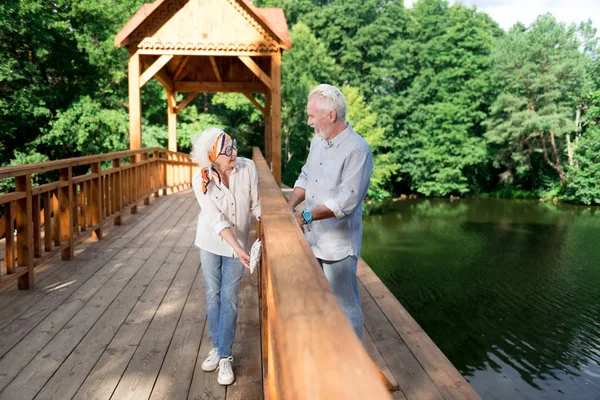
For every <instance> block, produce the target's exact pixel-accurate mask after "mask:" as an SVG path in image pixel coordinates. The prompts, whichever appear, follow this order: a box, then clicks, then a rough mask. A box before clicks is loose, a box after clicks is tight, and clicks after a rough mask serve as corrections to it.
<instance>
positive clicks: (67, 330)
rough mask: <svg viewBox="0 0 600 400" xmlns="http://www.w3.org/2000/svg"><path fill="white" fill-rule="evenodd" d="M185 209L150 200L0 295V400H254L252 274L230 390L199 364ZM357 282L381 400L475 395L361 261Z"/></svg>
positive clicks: (191, 221) (257, 376)
mask: <svg viewBox="0 0 600 400" xmlns="http://www.w3.org/2000/svg"><path fill="white" fill-rule="evenodd" d="M197 212H198V208H197V203H196V201H195V198H194V195H193V192H191V191H186V192H183V193H180V194H176V195H170V196H167V197H161V198H158V199H155V200H153V203H152V204H151V205H150V206H149V207H144V208H140V209H139V211H138V214H137V215H132V216H129V217H127V218H125V219H124V220H123V224H122V225H121V226H112V227H109V228H107V229H106V231H105V232H104V233H105V234H104V239H103V240H101V241H97V242H94V241H92V240H91V239H90V240H88V241H85V242H83V243H82V244H81V245H79V246H78V248H77V249H76V256H75V259H74V260H72V261H70V262H63V261H60V260H53V261H50V262H48V263H46V265H45V266H44V268H41V269H40V270H39V272H38V275H36V288H35V289H34V290H31V291H19V290H17V289H16V288H15V287H11V288H9V289H7V290H5V291H4V292H2V293H0V400H2V399H11V400H12V399H19V400H26V399H34V398H35V399H61V400H62V399H85V400H88V399H118V400H121V399H157V400H162V399H193V400H200V399H206V400H208V399H210V400H212V399H240V400H241V399H244V400H254V399H257V400H260V399H262V398H263V394H262V365H261V363H262V357H261V345H260V326H259V308H258V295H257V287H258V282H257V279H256V278H257V275H256V274H255V275H250V274H248V273H246V274H245V275H244V279H243V280H242V285H241V288H240V306H239V318H238V333H237V335H236V341H235V343H234V348H233V356H234V369H235V371H236V375H237V380H236V382H235V383H234V384H233V385H231V386H229V387H227V388H225V387H223V386H220V385H218V384H217V380H216V372H212V373H205V372H203V371H202V370H201V369H200V368H199V366H200V363H201V362H202V360H203V359H204V357H205V356H206V354H207V353H208V351H209V350H210V347H211V343H210V335H209V330H208V324H207V322H206V299H205V295H204V284H203V281H202V275H201V271H200V269H199V256H198V252H197V250H196V249H195V247H194V246H193V242H194V237H195V230H196V214H197ZM359 277H360V281H361V288H360V289H361V296H362V304H363V309H364V311H365V334H364V340H363V342H364V345H365V348H366V349H367V351H368V352H369V354H370V355H371V357H372V358H373V360H374V361H375V363H376V365H377V366H378V367H379V368H380V370H381V371H382V372H383V373H384V374H385V375H386V376H387V377H388V379H389V380H390V381H391V382H392V383H393V384H394V385H395V386H397V387H398V388H399V390H397V391H395V392H394V393H393V398H395V399H438V398H447V399H451V398H456V399H459V398H461V399H462V398H475V397H476V395H475V397H473V394H474V392H472V393H471V392H470V391H472V388H471V387H470V386H469V385H468V383H467V382H466V381H465V380H464V378H462V376H460V374H459V373H458V371H456V370H455V369H454V367H452V365H451V364H450V363H449V362H448V361H447V360H446V359H445V357H444V356H443V354H442V353H441V352H440V351H439V349H437V347H435V345H434V344H433V342H431V340H430V339H429V338H428V337H427V335H426V334H425V333H424V332H423V331H422V330H421V329H420V328H419V327H418V325H417V324H416V323H415V322H414V320H412V318H411V317H410V315H408V314H407V313H406V311H405V310H404V308H402V306H401V305H400V304H399V303H398V302H397V300H396V299H395V298H393V296H391V294H390V293H389V291H387V289H386V288H385V286H383V284H382V283H381V282H380V281H379V279H378V278H377V277H376V276H375V274H374V273H373V272H372V271H371V269H370V268H369V267H368V266H367V265H366V264H364V263H362V262H361V263H360V265H359Z"/></svg>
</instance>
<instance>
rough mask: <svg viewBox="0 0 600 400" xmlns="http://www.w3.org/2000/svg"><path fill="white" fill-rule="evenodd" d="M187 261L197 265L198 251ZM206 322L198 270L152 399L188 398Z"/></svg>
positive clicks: (191, 253)
mask: <svg viewBox="0 0 600 400" xmlns="http://www.w3.org/2000/svg"><path fill="white" fill-rule="evenodd" d="M184 263H191V264H193V265H195V266H196V267H198V266H199V265H200V257H199V254H198V251H196V250H195V249H192V250H190V251H189V252H188V254H187V257H186V260H185V261H184ZM198 271H199V269H198ZM205 323H206V295H205V294H204V281H203V279H202V274H201V273H200V272H198V273H197V274H196V278H195V280H194V283H193V285H192V289H191V290H190V293H189V296H188V298H187V301H186V303H185V306H184V309H183V313H182V314H181V318H180V319H179V322H178V323H177V328H176V329H175V333H174V335H173V339H172V341H171V344H170V345H169V349H168V351H167V355H166V357H165V360H164V362H163V365H162V368H161V369H160V373H159V375H158V379H157V380H156V384H155V385H154V389H153V390H152V395H151V397H150V399H151V400H167V399H173V400H179V399H186V398H187V396H188V391H189V388H190V382H191V381H192V376H193V374H194V367H195V366H196V358H197V357H196V356H197V354H198V350H199V349H200V341H201V340H202V331H203V330H204V325H205Z"/></svg>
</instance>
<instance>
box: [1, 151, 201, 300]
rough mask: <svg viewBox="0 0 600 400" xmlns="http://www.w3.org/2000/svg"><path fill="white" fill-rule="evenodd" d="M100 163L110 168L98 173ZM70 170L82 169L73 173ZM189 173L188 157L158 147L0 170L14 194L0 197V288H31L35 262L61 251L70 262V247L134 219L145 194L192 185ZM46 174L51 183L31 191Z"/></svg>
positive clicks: (146, 198) (146, 201) (192, 169)
mask: <svg viewBox="0 0 600 400" xmlns="http://www.w3.org/2000/svg"><path fill="white" fill-rule="evenodd" d="M123 159H125V161H126V162H128V164H124V163H122V160H123ZM106 161H112V165H110V166H108V167H106V168H105V169H104V170H103V169H102V165H103V163H105V162H106ZM75 167H83V168H79V169H84V170H86V169H87V172H86V173H85V174H83V175H78V176H73V170H74V168H75ZM85 167H87V168H85ZM196 169H197V165H196V164H195V163H194V162H192V161H191V159H190V158H189V156H188V155H187V154H184V153H177V152H172V151H168V150H165V149H161V148H144V149H139V150H127V151H118V152H114V153H107V154H98V155H93V156H86V157H77V158H69V159H65V160H57V161H49V162H44V163H38V164H26V165H19V166H12V167H5V168H0V178H13V179H14V180H15V186H16V190H15V191H13V192H10V193H1V194H0V206H3V207H4V215H7V216H8V218H5V217H3V218H2V219H0V222H3V227H2V228H3V229H0V231H1V232H0V233H1V234H2V236H4V237H5V243H6V245H5V248H4V262H5V264H6V270H7V273H6V274H5V275H0V287H2V286H5V285H7V284H10V283H11V282H14V281H15V280H18V283H19V288H23V289H29V288H32V287H33V284H34V259H35V258H41V259H44V258H48V257H51V256H52V255H54V254H55V253H56V252H59V251H60V252H61V254H62V258H63V259H65V260H69V259H71V258H72V257H73V254H74V252H73V247H74V245H75V243H78V242H79V241H80V240H82V239H84V238H85V237H87V236H89V235H90V234H91V235H92V236H93V237H95V238H96V239H101V238H102V228H103V226H104V225H106V224H107V223H109V221H110V220H111V219H112V220H113V222H114V224H115V225H119V224H120V223H121V217H122V215H123V214H124V213H125V212H126V211H129V212H131V213H132V214H135V213H136V212H137V206H138V204H139V203H140V202H142V201H143V202H144V204H149V202H150V197H151V196H152V195H154V196H155V197H158V196H159V194H160V192H161V191H162V192H163V194H166V193H167V192H176V191H179V190H182V189H187V188H189V187H191V180H192V176H193V175H194V173H195V172H196ZM50 171H58V175H59V178H58V180H55V181H54V182H49V183H46V184H43V185H40V186H36V187H32V175H34V174H40V173H46V172H50ZM15 226H16V231H17V232H16V239H17V240H16V241H15V235H14V229H13V228H14V227H15ZM42 228H43V229H42ZM42 232H43V235H44V241H43V244H42ZM2 236H0V238H2ZM0 259H1V257H0ZM15 260H16V263H15Z"/></svg>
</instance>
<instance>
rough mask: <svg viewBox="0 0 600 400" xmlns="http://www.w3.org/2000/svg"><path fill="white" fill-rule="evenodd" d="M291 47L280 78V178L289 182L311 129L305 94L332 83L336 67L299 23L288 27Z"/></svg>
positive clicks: (302, 156)
mask: <svg viewBox="0 0 600 400" xmlns="http://www.w3.org/2000/svg"><path fill="white" fill-rule="evenodd" d="M290 34H291V38H292V42H293V47H292V48H291V50H290V51H286V52H285V53H283V60H282V79H281V133H282V141H281V142H282V143H281V144H282V157H281V158H282V168H283V171H282V180H283V182H284V183H286V184H287V185H293V184H294V182H295V181H296V179H297V178H298V174H299V173H300V169H301V168H302V165H304V163H305V162H306V157H307V156H308V147H309V145H310V140H311V139H312V135H313V131H312V129H311V128H310V127H309V126H308V125H307V123H306V121H307V116H306V102H307V98H308V93H309V92H310V91H311V90H312V89H313V88H314V87H315V86H317V85H318V84H320V83H329V82H332V81H333V80H334V78H335V76H336V75H338V74H339V72H340V69H339V67H338V66H336V64H335V61H334V60H333V58H331V57H330V56H329V55H328V52H327V49H326V47H325V46H324V44H323V43H321V41H319V40H318V39H317V38H316V37H315V36H314V35H313V34H312V32H311V30H310V28H309V27H308V26H306V25H305V24H303V23H301V22H299V23H297V24H296V25H294V27H293V28H292V29H291V30H290Z"/></svg>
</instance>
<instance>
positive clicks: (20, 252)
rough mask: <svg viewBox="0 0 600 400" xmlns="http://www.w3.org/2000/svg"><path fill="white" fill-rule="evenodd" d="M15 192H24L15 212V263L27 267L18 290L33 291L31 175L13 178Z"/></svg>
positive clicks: (20, 278)
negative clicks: (15, 187) (23, 196)
mask: <svg viewBox="0 0 600 400" xmlns="http://www.w3.org/2000/svg"><path fill="white" fill-rule="evenodd" d="M15 180H16V184H17V191H19V192H25V196H26V197H25V198H24V199H21V200H18V202H17V204H18V211H17V262H18V264H19V266H20V267H27V272H26V273H25V274H24V275H21V276H20V277H19V283H18V286H19V289H33V273H34V272H33V217H32V215H31V214H32V208H33V207H32V206H33V205H32V194H31V175H24V176H18V177H16V178H15Z"/></svg>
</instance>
